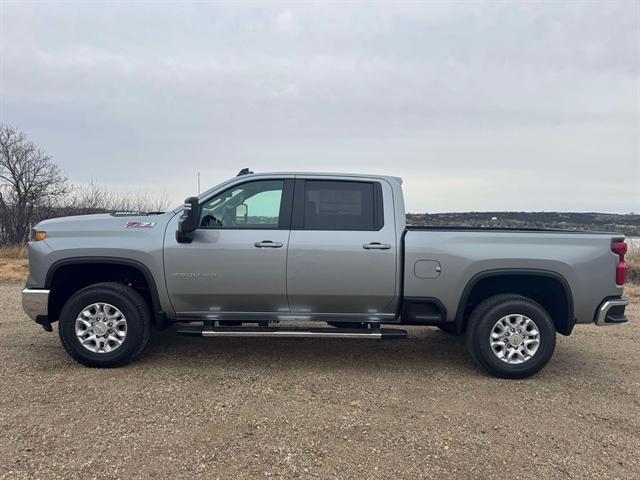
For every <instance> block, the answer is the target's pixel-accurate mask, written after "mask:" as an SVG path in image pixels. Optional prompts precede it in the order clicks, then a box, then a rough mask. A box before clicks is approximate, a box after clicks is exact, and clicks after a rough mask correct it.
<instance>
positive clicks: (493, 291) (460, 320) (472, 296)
mask: <svg viewBox="0 0 640 480" xmlns="http://www.w3.org/2000/svg"><path fill="white" fill-rule="evenodd" d="M507 293H510V294H516V295H522V296H524V297H527V298H530V299H531V300H533V301H535V302H537V303H539V304H540V305H541V306H542V307H544V308H545V310H547V312H548V313H549V315H550V316H551V318H552V320H553V322H554V324H555V327H556V331H557V332H558V333H561V334H563V335H569V334H570V333H571V331H572V330H573V327H574V325H575V317H574V306H573V295H572V293H571V287H570V286H569V283H568V282H567V280H566V278H565V277H563V276H562V275H560V274H559V273H557V272H553V271H550V270H540V269H495V270H487V271H483V272H480V273H478V274H476V275H474V276H473V277H472V278H471V279H470V280H469V282H468V283H467V285H466V286H465V288H464V290H463V292H462V295H461V297H460V301H459V303H458V309H457V311H456V318H455V324H456V329H457V331H458V332H463V331H465V329H466V327H467V323H468V321H469V317H470V316H471V313H472V311H473V309H474V308H475V307H476V306H477V305H478V304H479V303H480V302H482V301H483V300H484V299H486V298H489V297H491V296H494V295H499V294H507Z"/></svg>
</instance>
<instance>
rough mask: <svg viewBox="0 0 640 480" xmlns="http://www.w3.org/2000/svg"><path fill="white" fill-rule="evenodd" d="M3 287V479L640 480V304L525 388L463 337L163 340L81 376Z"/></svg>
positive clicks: (583, 333) (593, 331) (577, 338)
mask: <svg viewBox="0 0 640 480" xmlns="http://www.w3.org/2000/svg"><path fill="white" fill-rule="evenodd" d="M19 292H20V287H19V286H16V285H0V355H1V357H0V369H1V371H2V376H1V377H0V478H12V479H13V478H65V479H66V478H82V479H90V478H123V479H125V478H189V479H197V478H267V477H272V478H273V477H281V478H294V477H295V478H298V477H301V478H313V477H315V478H438V479H447V478H503V477H510V478H522V477H527V478H536V479H541V478H590V479H594V478H607V479H612V478H640V456H639V455H638V452H639V451H640V368H639V367H640V361H639V360H638V358H640V342H638V338H639V336H640V322H639V321H638V320H640V308H639V307H638V304H637V303H636V304H635V305H633V306H632V307H631V317H632V320H635V321H632V322H630V323H628V324H626V325H623V326H618V327H611V328H598V327H595V326H582V327H579V328H578V329H577V330H576V332H575V333H574V335H573V336H571V337H570V338H565V337H559V342H558V345H557V349H556V353H555V355H554V357H553V359H552V361H551V363H550V364H549V365H548V366H547V368H546V369H545V370H544V371H543V372H542V373H541V374H539V375H537V376H536V377H533V378H531V379H528V380H524V381H508V380H499V379H495V378H492V377H489V376H487V375H485V374H484V373H482V372H481V371H479V370H477V369H476V368H475V367H474V366H473V365H472V363H471V361H470V359H469V357H468V356H467V354H466V352H465V349H464V345H463V343H462V341H461V340H460V339H457V338H451V337H448V336H447V335H445V334H442V333H440V332H439V331H437V330H435V329H429V328H424V329H417V328H416V329H410V337H409V339H408V340H404V341H395V342H393V341H389V342H371V341H366V340H319V339H318V340H314V339H307V340H288V339H271V340H269V339H198V338H186V337H178V336H175V335H173V334H171V333H170V332H164V333H161V334H156V335H155V337H154V338H152V341H151V343H150V345H149V347H148V348H147V350H146V351H145V352H144V353H143V354H142V356H141V357H140V358H139V359H138V360H137V361H136V362H135V363H134V364H132V365H130V366H128V367H125V368H120V369H114V370H92V369H87V368H84V367H81V366H80V365H78V364H76V363H74V362H73V361H72V360H71V359H70V358H69V357H67V355H66V353H65V352H64V351H63V349H62V347H61V346H60V343H59V340H58V336H57V333H56V332H54V334H50V333H46V332H44V331H43V330H42V329H41V328H40V327H38V326H36V325H35V324H33V323H32V322H30V321H29V320H28V319H27V317H26V316H25V315H24V314H23V313H22V310H21V307H20V298H19Z"/></svg>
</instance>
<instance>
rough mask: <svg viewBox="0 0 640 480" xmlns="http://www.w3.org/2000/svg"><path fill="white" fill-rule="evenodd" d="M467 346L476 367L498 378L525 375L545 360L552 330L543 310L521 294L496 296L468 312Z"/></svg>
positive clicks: (550, 350)
mask: <svg viewBox="0 0 640 480" xmlns="http://www.w3.org/2000/svg"><path fill="white" fill-rule="evenodd" d="M466 337H467V338H466V340H467V348H468V350H469V352H470V353H471V356H472V357H473V358H474V359H475V360H476V362H477V363H478V364H480V366H482V367H483V368H484V369H485V370H487V371H488V372H489V373H491V374H492V375H495V376H496V377H500V378H526V377H530V376H531V375H533V374H535V373H537V372H539V371H540V370H541V369H542V368H544V366H545V365H546V364H547V363H548V362H549V360H550V359H551V356H552V355H553V351H554V350H555V346H556V330H555V326H554V324H553V321H552V320H551V317H550V316H549V314H548V313H547V311H546V310H545V309H544V308H543V307H542V306H541V305H540V304H538V303H536V302H534V301H533V300H531V299H530V298H527V297H524V296H521V295H512V294H506V295H496V296H493V297H490V298H487V299H486V300H484V301H483V302H481V303H480V304H479V305H478V306H477V307H476V308H475V309H474V311H473V313H472V314H471V317H470V318H469V324H468V326H467V331H466Z"/></svg>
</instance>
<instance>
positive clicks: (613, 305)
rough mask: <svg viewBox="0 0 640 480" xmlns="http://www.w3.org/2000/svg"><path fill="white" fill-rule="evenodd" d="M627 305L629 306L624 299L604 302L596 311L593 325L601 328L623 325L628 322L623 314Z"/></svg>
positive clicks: (611, 299)
mask: <svg viewBox="0 0 640 480" xmlns="http://www.w3.org/2000/svg"><path fill="white" fill-rule="evenodd" d="M627 305H629V299H628V298H625V297H619V298H609V299H607V300H605V301H604V302H602V303H601V304H600V306H599V307H598V310H596V317H595V319H594V322H595V324H596V325H598V326H603V325H616V324H619V323H625V322H626V321H627V320H628V319H627V316H626V315H625V313H624V310H625V308H626V307H627Z"/></svg>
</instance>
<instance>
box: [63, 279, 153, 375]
mask: <svg viewBox="0 0 640 480" xmlns="http://www.w3.org/2000/svg"><path fill="white" fill-rule="evenodd" d="M98 302H104V303H109V304H111V305H113V306H114V307H116V308H117V309H118V310H120V311H121V312H122V314H123V315H124V316H125V318H126V321H127V323H126V326H127V332H126V337H125V339H124V341H123V342H122V344H121V345H120V346H119V347H118V348H115V349H114V350H113V351H112V352H101V353H95V352H92V351H90V350H87V349H86V348H85V347H84V346H82V344H81V343H80V340H79V339H78V337H77V336H76V333H75V328H76V327H75V323H76V319H77V318H78V315H80V312H81V311H82V310H83V309H84V308H86V307H87V306H88V305H91V304H92V303H98ZM58 323H59V325H58V333H59V335H60V341H61V342H62V345H63V346H64V349H65V350H66V351H67V353H68V354H69V355H71V356H72V357H73V358H74V359H75V360H77V361H78V362H80V363H82V364H83V365H86V366H88V367H97V368H110V367H120V366H122V365H125V364H127V363H129V362H131V361H132V360H133V359H134V358H135V357H136V356H137V355H138V354H140V352H142V350H143V349H144V347H145V346H146V345H147V343H148V342H149V337H150V334H151V313H150V311H149V307H148V306H147V303H146V302H145V300H144V299H143V298H142V296H141V295H140V294H139V293H138V292H136V291H135V290H134V289H133V288H130V287H127V286H125V285H122V284H120V283H97V284H94V285H91V286H89V287H86V288H83V289H82V290H80V291H78V292H76V293H75V294H74V295H73V296H72V297H71V298H70V299H69V300H67V303H65V305H64V307H63V308H62V312H60V319H59V322H58Z"/></svg>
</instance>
